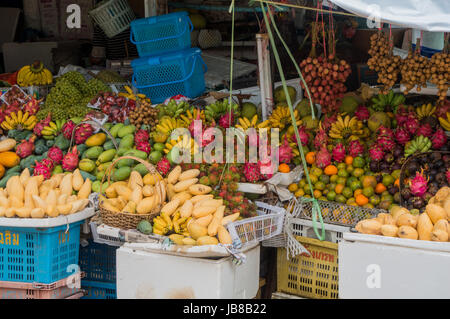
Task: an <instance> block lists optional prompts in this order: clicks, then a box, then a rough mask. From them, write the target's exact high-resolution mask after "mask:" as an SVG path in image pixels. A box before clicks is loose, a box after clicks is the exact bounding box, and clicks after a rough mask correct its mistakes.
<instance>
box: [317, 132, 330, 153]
mask: <svg viewBox="0 0 450 319" xmlns="http://www.w3.org/2000/svg"><path fill="white" fill-rule="evenodd" d="M327 143H328V135H327V132H326V131H325V130H324V129H319V131H318V132H317V134H316V136H315V137H314V147H315V148H316V150H318V149H320V147H321V146H322V145H327Z"/></svg>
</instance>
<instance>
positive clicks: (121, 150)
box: [117, 147, 131, 156]
mask: <svg viewBox="0 0 450 319" xmlns="http://www.w3.org/2000/svg"><path fill="white" fill-rule="evenodd" d="M129 150H131V148H128V147H123V148H119V150H118V151H117V156H124V155H125V153H126V152H128V151H129Z"/></svg>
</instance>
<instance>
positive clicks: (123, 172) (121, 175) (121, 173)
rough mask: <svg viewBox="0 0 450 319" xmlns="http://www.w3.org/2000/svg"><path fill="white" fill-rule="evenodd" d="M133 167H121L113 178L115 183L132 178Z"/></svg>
mask: <svg viewBox="0 0 450 319" xmlns="http://www.w3.org/2000/svg"><path fill="white" fill-rule="evenodd" d="M130 174H131V167H121V168H119V169H116V171H115V172H114V173H113V175H112V177H113V180H114V181H115V182H119V181H124V180H126V179H128V177H130Z"/></svg>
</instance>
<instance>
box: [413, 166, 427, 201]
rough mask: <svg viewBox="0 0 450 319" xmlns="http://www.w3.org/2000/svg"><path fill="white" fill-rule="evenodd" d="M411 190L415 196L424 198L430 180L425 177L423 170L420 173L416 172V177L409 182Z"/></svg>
mask: <svg viewBox="0 0 450 319" xmlns="http://www.w3.org/2000/svg"><path fill="white" fill-rule="evenodd" d="M409 188H410V190H411V194H413V195H414V196H419V197H422V196H423V195H424V194H425V193H426V192H427V189H428V180H427V179H426V178H425V176H424V175H423V169H422V171H421V172H420V173H419V172H416V176H415V177H414V178H413V179H412V180H411V181H410V182H409Z"/></svg>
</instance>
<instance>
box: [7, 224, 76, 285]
mask: <svg viewBox="0 0 450 319" xmlns="http://www.w3.org/2000/svg"><path fill="white" fill-rule="evenodd" d="M82 223H83V221H79V222H75V223H72V224H70V225H69V230H68V231H67V232H66V230H67V225H62V226H56V227H50V228H26V227H5V226H0V281H20V282H38V283H43V284H50V283H53V282H55V281H58V280H61V279H63V278H66V277H68V276H70V274H71V273H73V271H74V270H75V269H74V268H70V267H68V266H69V265H78V253H79V246H80V225H81V224H82Z"/></svg>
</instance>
